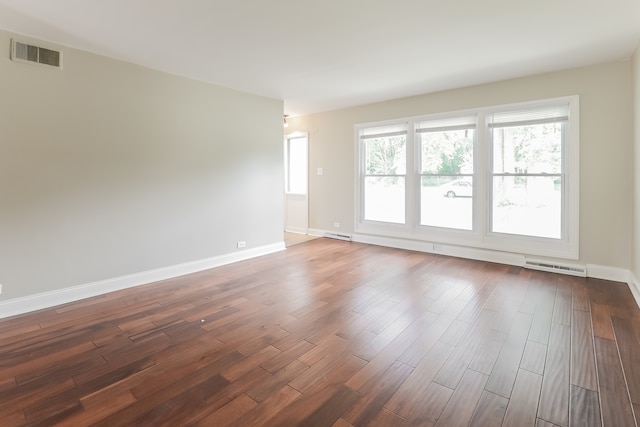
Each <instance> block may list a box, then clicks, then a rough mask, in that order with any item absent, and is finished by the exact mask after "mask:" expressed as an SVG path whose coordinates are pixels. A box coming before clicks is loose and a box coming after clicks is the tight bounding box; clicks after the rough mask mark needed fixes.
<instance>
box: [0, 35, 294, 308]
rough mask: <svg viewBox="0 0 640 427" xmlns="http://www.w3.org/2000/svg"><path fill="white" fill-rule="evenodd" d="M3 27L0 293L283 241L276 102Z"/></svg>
mask: <svg viewBox="0 0 640 427" xmlns="http://www.w3.org/2000/svg"><path fill="white" fill-rule="evenodd" d="M10 37H12V36H11V34H9V33H6V32H0V77H1V78H0V283H2V285H3V293H2V295H1V296H0V299H12V298H16V297H22V296H26V295H31V294H36V293H41V292H45V291H51V290H56V289H61V288H65V287H69V286H74V285H79V284H86V283H89V282H93V281H98V280H104V279H109V278H113V277H118V276H121V275H126V274H132V273H138V272H143V271H148V270H151V269H155V268H160V267H165V266H171V265H176V264H179V263H183V262H188V261H194V260H200V259H205V258H209V257H214V256H217V255H221V254H227V253H231V252H234V251H236V250H237V249H236V242H237V241H240V240H244V241H246V242H247V248H248V249H250V248H254V247H259V246H264V245H268V244H273V243H277V242H281V241H282V209H283V208H282V205H283V201H282V194H283V184H282V183H283V178H282V175H283V170H282V169H283V166H282V139H283V129H282V110H283V105H282V101H278V100H272V99H267V98H262V97H258V96H253V95H248V94H244V93H240V92H236V91H232V90H228V89H224V88H220V87H216V86H212V85H208V84H204V83H200V82H195V81H191V80H187V79H184V78H179V77H175V76H172V75H168V74H164V73H160V72H155V71H151V70H148V69H145V68H141V67H138V66H134V65H131V64H127V63H123V62H119V61H115V60H112V59H108V58H104V57H100V56H96V55H92V54H89V53H86V52H81V51H77V50H74V49H69V48H65V49H64V69H63V70H61V71H60V70H56V69H47V68H43V67H40V66H36V65H32V64H22V63H17V62H12V61H10V59H9V46H10V41H9V40H10Z"/></svg>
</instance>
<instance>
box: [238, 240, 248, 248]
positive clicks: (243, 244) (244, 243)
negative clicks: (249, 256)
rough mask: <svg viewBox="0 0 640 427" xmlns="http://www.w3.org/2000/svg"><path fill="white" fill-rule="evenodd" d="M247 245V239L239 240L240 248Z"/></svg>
mask: <svg viewBox="0 0 640 427" xmlns="http://www.w3.org/2000/svg"><path fill="white" fill-rule="evenodd" d="M245 246H247V242H245V241H240V242H238V249H241V248H244V247H245Z"/></svg>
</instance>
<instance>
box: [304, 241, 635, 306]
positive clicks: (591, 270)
mask: <svg viewBox="0 0 640 427" xmlns="http://www.w3.org/2000/svg"><path fill="white" fill-rule="evenodd" d="M314 231H317V232H318V233H323V231H322V230H314ZM353 241H354V242H359V243H367V244H372V245H379V246H388V247H392V248H399V249H407V250H412V251H419V252H428V253H433V254H441V255H449V256H455V257H459V258H468V259H475V260H478V261H488V262H496V263H500V264H507V265H515V266H520V267H524V263H525V261H526V257H525V256H524V255H520V254H513V253H505V252H499V251H492V250H486V249H476V248H469V247H464V246H452V245H444V244H440V243H432V242H425V241H418V240H409V239H401V238H394V237H381V236H372V235H367V234H358V233H356V234H354V235H353ZM586 269H587V277H592V278H595V279H603V280H610V281H612V282H622V283H627V284H628V286H629V289H630V290H631V293H632V294H633V296H634V298H635V300H636V303H637V304H638V307H640V282H638V280H637V279H636V278H635V277H634V275H633V274H632V273H631V271H629V270H627V269H624V268H619V267H609V266H605V265H597V264H587V265H586Z"/></svg>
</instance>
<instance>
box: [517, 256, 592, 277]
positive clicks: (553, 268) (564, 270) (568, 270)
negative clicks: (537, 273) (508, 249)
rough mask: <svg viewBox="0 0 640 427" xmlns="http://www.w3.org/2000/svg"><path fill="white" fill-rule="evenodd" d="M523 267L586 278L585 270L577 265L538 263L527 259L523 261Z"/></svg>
mask: <svg viewBox="0 0 640 427" xmlns="http://www.w3.org/2000/svg"><path fill="white" fill-rule="evenodd" d="M524 266H525V267H526V268H530V269H532V270H542V271H550V272H552V273H560V274H569V275H571V276H579V277H587V268H586V267H584V266H582V265H578V264H558V263H555V262H553V261H538V260H532V259H528V260H526V261H525V263H524Z"/></svg>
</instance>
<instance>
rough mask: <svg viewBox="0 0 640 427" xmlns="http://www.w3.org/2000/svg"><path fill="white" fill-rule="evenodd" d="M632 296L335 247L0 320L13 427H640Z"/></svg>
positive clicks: (1, 374) (333, 243)
mask: <svg viewBox="0 0 640 427" xmlns="http://www.w3.org/2000/svg"><path fill="white" fill-rule="evenodd" d="M634 413H635V417H638V419H639V420H640V310H639V309H638V307H637V305H636V304H635V301H634V299H633V297H632V295H631V293H630V291H629V289H628V287H627V285H625V284H622V283H614V282H607V281H602V280H594V279H583V278H576V277H570V276H564V275H556V274H550V273H543V272H538V271H532V270H526V269H522V268H516V267H510V266H505V265H499V264H491V263H486V262H479V261H470V260H462V259H457V258H450V257H445V256H439V255H430V254H423V253H416V252H409V251H403V250H396V249H389V248H382V247H376V246H368V245H362V244H356V243H349V242H342V241H337V240H330V239H316V240H313V241H309V242H306V243H302V244H298V245H295V246H292V247H290V248H289V249H287V250H286V251H283V252H279V253H276V254H272V255H268V256H264V257H261V258H257V259H253V260H249V261H245V262H240V263H236V264H233V265H228V266H225V267H221V268H217V269H214V270H209V271H205V272H201V273H197V274H193V275H189V276H185V277H181V278H176V279H172V280H166V281H163V282H159V283H153V284H150V285H146V286H141V287H137V288H133V289H129V290H125V291H120V292H116V293H112V294H108V295H104V296H100V297H96V298H91V299H87V300H83V301H80V302H76V303H72V304H67V305H64V306H60V307H55V308H52V309H48V310H43V311H40V312H37V313H31V314H26V315H22V316H17V317H14V318H9V319H4V320H0V425H1V426H3V427H7V426H14V425H66V426H83V425H99V426H119V425H135V426H141V425H153V426H164V425H166V426H178V425H203V426H227V425H233V426H243V427H244V426H255V425H269V426H296V425H301V426H339V427H345V426H365V425H368V426H438V427H441V426H518V427H523V426H524V427H526V426H532V427H533V426H536V427H543V426H554V425H555V426H599V425H601V422H603V423H604V425H605V426H612V427H626V426H636V420H635V419H634Z"/></svg>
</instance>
